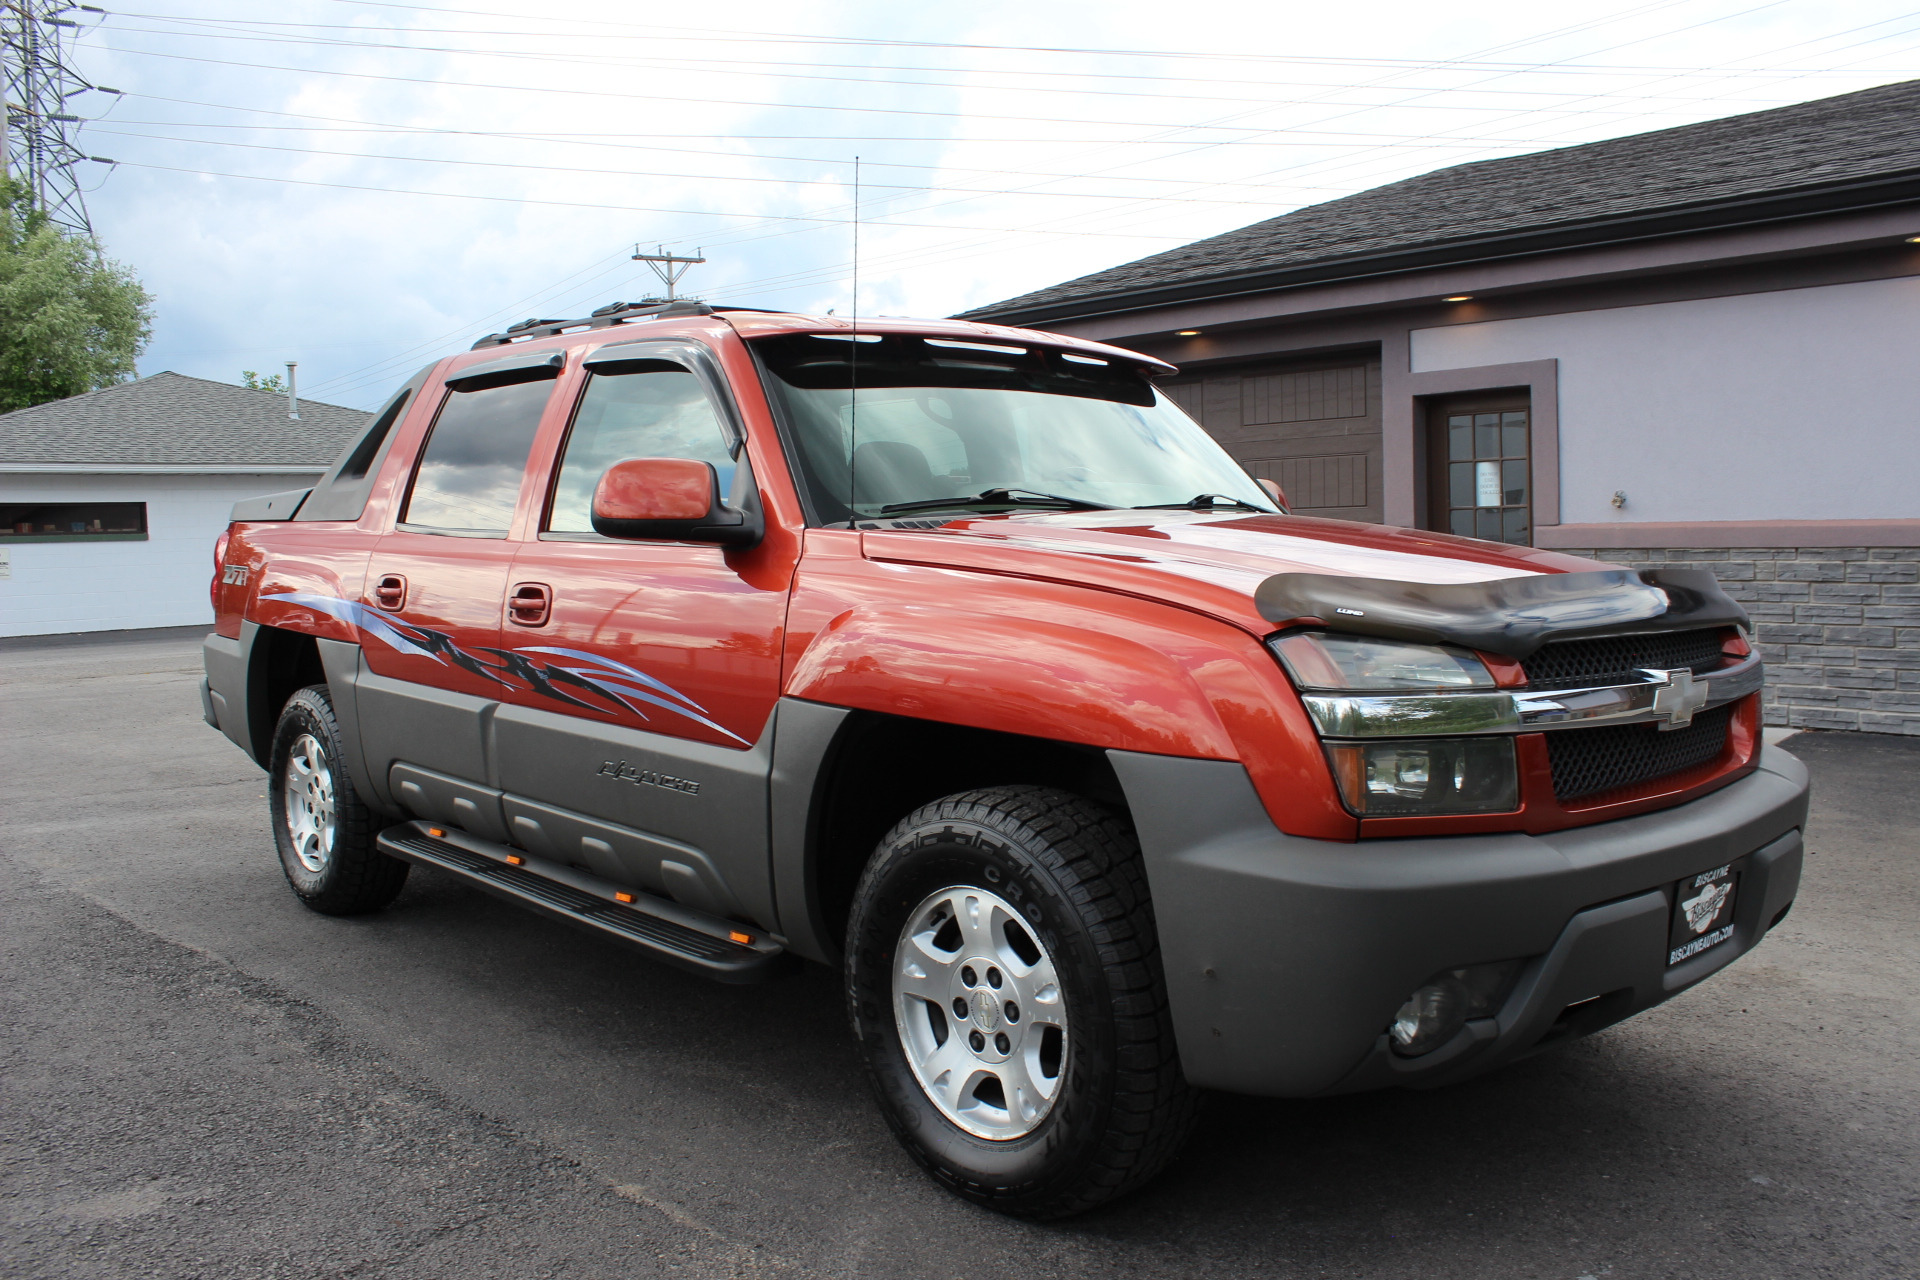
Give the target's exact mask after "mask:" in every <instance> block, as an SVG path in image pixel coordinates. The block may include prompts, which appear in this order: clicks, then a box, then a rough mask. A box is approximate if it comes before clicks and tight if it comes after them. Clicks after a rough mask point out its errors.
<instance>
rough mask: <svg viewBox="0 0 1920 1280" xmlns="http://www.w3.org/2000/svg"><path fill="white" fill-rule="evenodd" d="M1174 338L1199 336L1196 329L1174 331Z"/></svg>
mask: <svg viewBox="0 0 1920 1280" xmlns="http://www.w3.org/2000/svg"><path fill="white" fill-rule="evenodd" d="M1174 336H1175V337H1177V338H1197V337H1199V336H1200V331H1199V330H1198V329H1176V330H1174Z"/></svg>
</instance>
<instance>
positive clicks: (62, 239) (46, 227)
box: [0, 178, 153, 413]
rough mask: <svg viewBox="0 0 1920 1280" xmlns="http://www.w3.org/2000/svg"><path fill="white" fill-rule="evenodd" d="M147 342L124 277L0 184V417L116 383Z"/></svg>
mask: <svg viewBox="0 0 1920 1280" xmlns="http://www.w3.org/2000/svg"><path fill="white" fill-rule="evenodd" d="M152 333H153V300H152V298H151V297H149V296H148V294H147V291H146V290H145V289H144V288H142V287H141V285H140V281H139V280H138V279H136V278H135V277H134V274H133V272H132V271H131V270H129V269H128V268H127V267H124V266H122V265H121V264H119V263H117V262H112V261H110V260H108V259H106V258H103V257H102V256H101V255H100V247H99V245H97V244H95V243H94V242H93V241H91V240H89V239H87V238H86V237H84V236H77V235H73V234H71V233H69V232H66V231H63V230H62V229H61V228H59V227H56V226H54V225H53V224H52V223H50V222H49V221H48V220H47V216H46V215H45V214H44V213H42V212H40V211H39V210H38V209H35V208H34V207H33V200H32V197H31V195H30V193H29V192H28V191H27V189H26V188H25V187H23V186H21V185H20V184H19V183H17V182H14V181H12V180H10V179H6V178H0V413H7V412H10V411H12V410H14V409H24V408H26V407H27V406H28V405H31V404H43V403H45V402H46V401H48V400H61V399H64V398H66V397H67V396H74V395H79V394H80V393H81V392H83V391H97V390H99V389H100V388H101V387H110V386H112V385H113V384H114V383H116V382H122V381H125V380H126V379H127V378H129V377H131V376H132V375H133V371H134V369H133V362H134V358H135V357H137V356H138V355H139V354H140V352H141V351H142V349H144V348H145V347H146V345H147V339H148V338H149V337H150V336H152Z"/></svg>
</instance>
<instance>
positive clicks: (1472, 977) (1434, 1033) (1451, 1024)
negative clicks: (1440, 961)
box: [1387, 960, 1520, 1058]
mask: <svg viewBox="0 0 1920 1280" xmlns="http://www.w3.org/2000/svg"><path fill="white" fill-rule="evenodd" d="M1519 971H1520V962H1519V961H1518V960H1499V961H1496V962H1494V963H1493V964H1474V965H1468V966H1467V967H1465V968H1463V969H1448V970H1445V971H1444V972H1441V973H1437V974H1435V975H1434V976H1433V978H1432V979H1431V980H1430V981H1429V982H1427V984H1426V985H1425V986H1423V987H1421V988H1420V989H1419V990H1418V991H1415V992H1414V993H1413V994H1412V995H1411V996H1409V997H1407V1002H1406V1003H1405V1004H1403V1005H1401V1006H1400V1012H1399V1013H1396V1014H1395V1015H1394V1016H1393V1023H1392V1025H1391V1026H1389V1027H1388V1028H1387V1039H1388V1041H1389V1042H1390V1043H1391V1044H1392V1045H1393V1051H1394V1052H1395V1053H1397V1054H1399V1055H1400V1056H1401V1057H1403V1058H1417V1057H1419V1056H1420V1055H1421V1054H1423V1053H1432V1052H1433V1051H1434V1050H1435V1049H1438V1048H1439V1047H1440V1046H1441V1045H1443V1044H1445V1043H1446V1042H1447V1041H1449V1040H1451V1039H1453V1038H1454V1036H1456V1035H1458V1034H1459V1033H1460V1028H1462V1027H1464V1026H1466V1025H1467V1022H1468V1021H1469V1020H1470V1019H1473V1018H1490V1017H1492V1016H1493V1015H1494V1014H1495V1013H1496V1012H1498V1011H1499V1008H1500V1003H1501V1001H1503V1000H1505V999H1506V998H1507V992H1508V991H1509V990H1510V989H1511V988H1512V987H1513V978H1514V975H1515V974H1516V973H1518V972H1519Z"/></svg>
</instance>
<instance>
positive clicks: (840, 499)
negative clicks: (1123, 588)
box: [753, 334, 1275, 524]
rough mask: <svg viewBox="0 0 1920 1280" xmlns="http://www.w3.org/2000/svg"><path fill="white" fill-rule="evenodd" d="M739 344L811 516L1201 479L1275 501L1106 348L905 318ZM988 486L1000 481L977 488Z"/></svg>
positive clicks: (1075, 495) (1244, 498) (1181, 497)
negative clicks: (894, 325) (899, 330)
mask: <svg viewBox="0 0 1920 1280" xmlns="http://www.w3.org/2000/svg"><path fill="white" fill-rule="evenodd" d="M753 349H754V352H755V354H756V355H758V357H759V359H760V363H761V366H762V368H763V369H765V370H766V372H767V374H768V376H767V378H766V379H765V381H766V383H767V387H768V390H769V392H770V393H771V394H772V396H773V397H774V398H775V399H776V400H777V401H778V402H779V404H780V407H781V408H782V409H783V410H784V413H783V415H782V416H783V417H784V419H785V422H786V425H787V428H788V429H789V430H790V431H791V433H792V435H793V436H794V444H795V445H796V446H797V449H796V450H795V452H796V453H797V455H798V459H799V462H800V467H799V470H800V473H801V481H802V483H803V485H804V486H805V487H806V489H807V494H808V498H809V499H810V501H811V504H812V507H813V510H814V514H815V517H816V518H817V519H818V520H819V521H820V522H821V523H823V524H836V523H839V522H841V521H845V520H848V519H853V518H860V519H866V518H872V517H878V518H882V519H885V518H887V517H888V516H890V515H894V514H900V513H899V512H894V511H889V510H888V508H897V507H900V506H901V505H903V504H913V505H914V506H916V507H918V508H919V509H920V510H921V511H923V512H932V511H936V510H938V509H939V504H938V502H937V501H936V500H939V499H946V498H952V499H955V500H956V501H955V502H954V504H953V506H954V507H955V508H956V509H959V510H982V509H989V510H1005V509H1008V508H1012V507H1019V506H1031V507H1034V508H1039V509H1045V508H1046V507H1048V506H1049V504H1048V503H1047V501H1046V500H1045V496H1046V495H1053V496H1054V497H1056V498H1059V499H1070V500H1071V501H1072V503H1073V504H1082V505H1096V506H1105V507H1141V506H1161V505H1177V504H1183V503H1186V502H1188V501H1190V500H1192V499H1195V498H1198V497H1201V496H1202V495H1214V496H1215V498H1216V499H1217V500H1220V501H1221V502H1222V503H1223V505H1224V504H1227V503H1229V502H1237V503H1240V504H1242V505H1245V506H1247V507H1251V508H1256V509H1258V510H1260V511H1273V510H1275V506H1274V503H1273V501H1272V500H1271V499H1270V498H1269V497H1268V496H1267V494H1266V491H1265V490H1263V489H1261V488H1260V486H1259V485H1258V484H1256V483H1255V482H1254V481H1253V480H1252V478H1250V477H1249V476H1248V475H1247V473H1246V472H1245V471H1242V470H1241V469H1240V466H1239V464H1237V463H1235V462H1234V460H1233V459H1232V458H1230V457H1228V456H1227V453H1226V451H1225V450H1224V449H1222V448H1221V447H1220V446H1219V445H1218V444H1216V443H1215V442H1214V440H1213V438H1212V437H1211V436H1209V435H1208V434H1207V433H1206V432H1205V431H1203V430H1201V429H1200V427H1199V426H1198V425H1197V424H1195V422H1194V421H1193V419H1191V418H1189V417H1187V415H1186V414H1184V413H1182V412H1181V411H1180V409H1179V408H1178V407H1177V406H1175V405H1174V404H1173V402H1172V401H1170V400H1168V399H1167V398H1166V397H1164V396H1162V395H1160V394H1159V393H1158V392H1156V391H1155V390H1154V389H1153V387H1152V386H1151V384H1149V383H1148V382H1147V381H1146V379H1145V378H1144V377H1143V376H1142V375H1141V374H1140V373H1139V372H1138V371H1137V370H1136V369H1135V368H1134V367H1132V366H1130V365H1126V364H1123V363H1121V362H1118V361H1107V360H1102V359H1098V358H1095V357H1092V356H1082V355H1078V354H1075V353H1072V352H1063V351H1059V350H1056V349H1053V348H1041V347H1023V346H1018V345H1014V344H1010V343H1009V344H1002V343H997V342H995V343H988V342H965V341H960V340H957V339H952V340H950V339H944V338H929V337H921V336H918V335H903V334H886V335H879V334H862V335H860V337H859V339H858V340H855V339H854V338H853V337H852V336H851V335H845V334H795V335H788V336H782V337H777V338H763V339H758V340H756V341H755V342H754V343H753ZM856 379H857V382H856ZM856 385H857V386H858V388H859V390H858V394H857V397H856V395H855V393H854V391H853V390H851V388H852V387H854V386H856ZM989 491H1006V492H996V493H993V494H991V495H990V496H988V497H984V498H983V497H982V496H981V495H983V494H988V493H989ZM1051 505H1052V506H1053V507H1054V509H1059V508H1060V507H1063V506H1066V505H1069V504H1068V503H1064V502H1055V503H1052V504H1051ZM1202 505H1205V504H1204V503H1203V504H1202Z"/></svg>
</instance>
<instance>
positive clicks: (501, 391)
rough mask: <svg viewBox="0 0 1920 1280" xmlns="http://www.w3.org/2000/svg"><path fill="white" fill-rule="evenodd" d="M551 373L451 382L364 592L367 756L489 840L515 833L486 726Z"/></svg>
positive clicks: (442, 814)
mask: <svg viewBox="0 0 1920 1280" xmlns="http://www.w3.org/2000/svg"><path fill="white" fill-rule="evenodd" d="M554 372H555V370H553V369H551V368H543V369H535V370H531V371H529V372H528V374H527V375H526V379H525V380H523V381H517V382H509V383H507V384H506V385H498V384H494V385H487V386H484V387H482V388H478V389H473V390H460V389H455V390H450V391H449V392H448V393H447V396H446V400H445V402H444V403H443V404H442V405H441V408H440V412H439V414H438V416H437V417H436V418H435V420H434V424H433V427H432V429H431V431H430V434H429V435H428V437H427V440H426V444H425V446H424V447H423V449H422V451H421V455H420V462H419V465H418V466H417V467H416V468H415V469H414V474H413V478H412V481H411V483H410V485H409V487H408V491H407V495H406V499H405V502H404V505H403V507H402V509H401V512H400V518H399V522H398V524H397V525H396V526H395V528H394V529H393V531H392V532H390V533H387V534H385V535H384V536H382V537H381V539H380V541H379V542H378V543H377V544H376V545H375V547H374V552H373V558H372V561H371V563H370V564H369V565H368V572H367V579H366V583H367V585H366V588H365V591H366V595H365V598H364V599H363V600H362V601H361V603H362V605H363V606H364V608H363V609H362V611H361V617H362V619H363V621H362V625H361V634H362V636H363V637H364V647H363V650H362V652H363V658H364V661H365V663H366V666H367V669H368V674H366V675H363V677H362V678H361V681H360V685H359V690H358V694H357V697H356V705H357V707H358V709H359V716H360V724H361V739H362V741H363V743H364V744H365V749H366V759H367V766H368V769H369V770H370V771H371V772H372V773H373V774H374V776H375V777H376V778H377V779H379V780H381V781H383V782H384V783H385V784H386V785H387V786H388V788H389V789H390V791H391V794H392V796H393V798H394V799H395V800H396V801H398V802H399V803H400V804H401V805H403V806H404V807H405V808H406V809H407V810H408V811H409V812H411V813H413V814H414V816H416V817H420V818H430V819H435V820H438V821H442V822H446V823H449V824H452V825H455V826H458V827H460V828H462V829H464V830H467V831H470V832H472V833H473V834H474V835H477V836H480V837H482V838H484V839H490V840H504V839H506V835H507V833H506V828H505V823H504V820H503V818H502V817H501V813H500V807H499V800H498V793H497V792H493V791H492V790H491V789H490V788H488V787H487V786H486V780H487V777H488V769H487V761H486V735H487V720H488V717H489V716H490V715H491V713H492V711H493V709H494V708H495V707H497V706H498V704H499V701H500V699H501V697H502V695H503V693H504V692H505V690H506V687H507V682H506V681H505V680H504V679H503V678H502V674H501V673H500V672H499V671H498V669H497V665H498V664H497V661H496V659H495V658H494V651H495V650H496V649H497V647H498V646H499V643H500V614H501V601H502V599H503V597H504V596H505V594H506V583H507V573H508V569H509V567H510V566H511V564H512V558H513V544H512V543H511V542H510V541H509V540H508V534H509V533H510V531H511V529H512V525H513V519H514V512H515V508H516V504H517V503H518V501H519V496H520V489H521V485H522V481H523V478H524V476H525V474H526V469H527V458H528V453H529V450H530V448H531V446H532V443H533V437H534V433H535V431H536V429H537V428H538V427H539V425H540V418H541V414H542V411H543V410H544V409H545V407H546V404H547V401H548V399H549V397H550V395H551V393H552V391H553V387H554V383H553V375H554Z"/></svg>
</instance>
